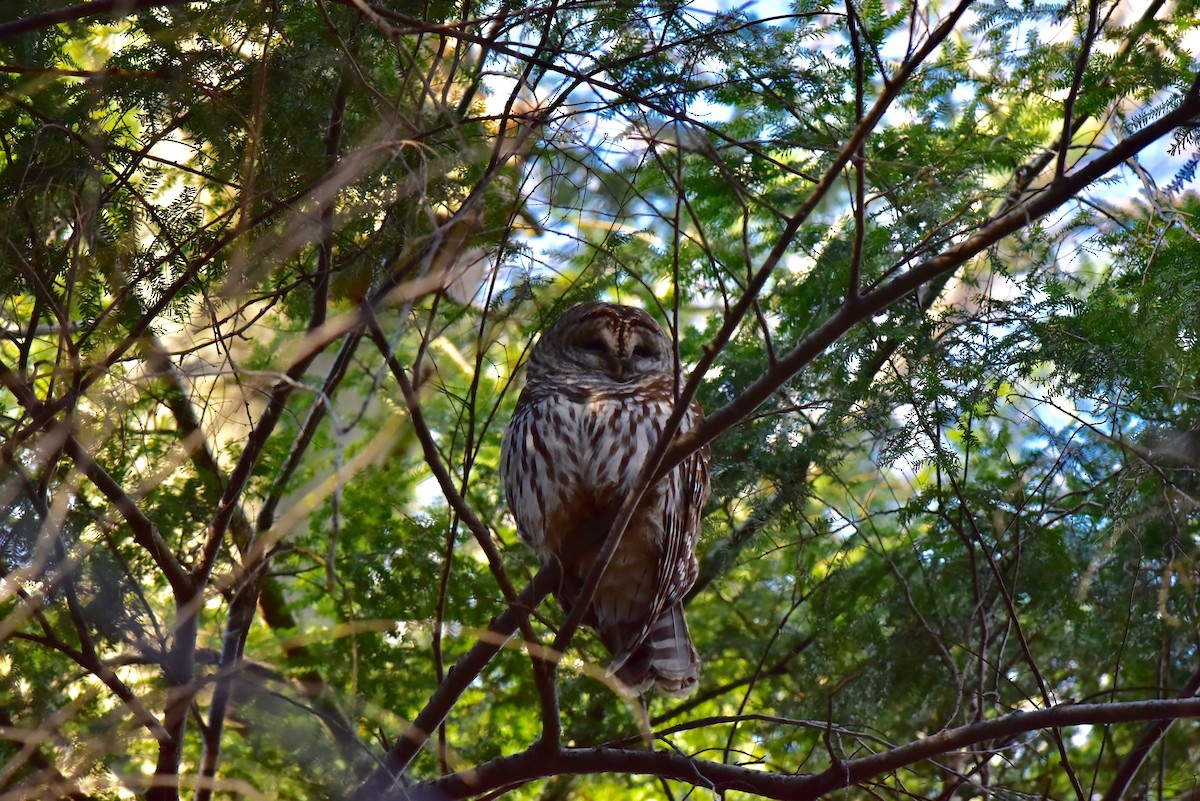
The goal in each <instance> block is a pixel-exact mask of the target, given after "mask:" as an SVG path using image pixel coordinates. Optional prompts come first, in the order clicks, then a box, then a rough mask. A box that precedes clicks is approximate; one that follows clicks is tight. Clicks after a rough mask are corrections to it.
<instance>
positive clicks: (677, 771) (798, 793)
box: [360, 698, 1200, 801]
mask: <svg viewBox="0 0 1200 801" xmlns="http://www.w3.org/2000/svg"><path fill="white" fill-rule="evenodd" d="M1198 716H1200V698H1185V699H1172V700H1165V701H1161V700H1156V701H1133V702H1128V703H1113V704H1060V705H1058V706H1054V707H1050V708H1049V709H1038V710H1034V711H1031V712H1014V713H1013V714H1010V715H1004V716H1003V717H998V718H992V719H989V720H984V721H981V722H978V723H971V724H969V725H966V726H961V727H959V728H956V729H947V730H946V731H943V732H939V733H938V734H935V735H932V736H930V737H924V738H921V739H918V740H915V741H914V742H912V743H908V744H906V745H902V746H898V747H896V748H891V749H888V750H886V751H882V752H880V753H877V754H872V755H870V756H866V757H861V758H859V759H850V760H845V761H842V762H840V763H839V764H837V765H834V766H832V767H830V768H828V769H827V770H825V771H823V772H821V773H813V774H791V773H782V772H769V771H764V770H760V769H758V768H747V767H741V766H739V765H727V764H723V763H720V762H709V761H706V760H701V759H696V758H694V757H687V756H683V755H681V754H678V753H676V752H674V751H630V750H624V749H616V748H569V749H565V750H563V751H562V752H561V753H560V754H558V755H557V756H554V757H552V758H549V759H547V758H546V757H544V756H543V755H541V754H539V753H537V752H536V751H532V750H531V751H525V752H523V753H521V754H517V755H515V756H511V757H501V758H500V759H496V760H493V761H491V762H488V763H486V764H484V765H480V766H479V767H477V768H474V769H472V770H470V771H467V772H464V773H457V774H454V775H453V776H447V777H445V778H443V779H437V780H435V781H431V782H426V783H423V784H418V785H413V786H410V787H407V788H405V789H404V790H403V791H401V792H391V793H383V794H379V795H363V796H360V799H361V801H367V799H371V801H376V799H378V801H385V799H386V800H387V801H392V799H394V800H395V801H401V799H404V800H405V801H424V799H438V801H456V800H457V799H467V798H471V797H473V796H476V795H480V794H482V793H486V792H489V791H490V790H494V789H497V788H500V787H505V786H508V785H511V784H516V783H524V782H529V781H533V780H535V779H541V778H546V777H549V776H557V775H562V774H598V773H621V774H631V773H632V774H648V775H654V776H660V777H662V778H666V779H674V780H676V781H681V782H686V783H688V784H691V785H693V786H695V787H697V788H700V789H703V790H708V791H711V792H714V793H718V794H720V793H725V792H729V791H738V792H743V793H749V794H752V795H758V796H761V797H764V798H772V799H779V800H780V801H810V799H817V798H820V797H821V796H824V795H827V794H828V793H831V792H834V791H836V790H841V789H844V788H847V787H853V786H855V785H857V784H860V783H863V782H867V781H870V780H871V779H873V778H875V777H878V776H882V775H885V774H887V773H891V772H893V771H896V770H900V769H902V768H905V767H908V766H910V765H915V764H917V763H920V762H923V761H925V760H929V759H932V758H934V757H937V756H939V755H941V754H947V753H951V752H954V751H958V750H960V749H965V748H971V747H974V746H978V745H981V744H983V743H987V742H989V741H993V740H1001V739H1005V738H1010V737H1013V736H1015V735H1019V734H1028V733H1032V732H1037V731H1040V730H1043V729H1049V728H1060V727H1064V726H1084V725H1091V726H1097V725H1109V724H1114V723H1133V722H1138V721H1147V720H1152V721H1168V720H1178V719H1180V718H1195V717H1198Z"/></svg>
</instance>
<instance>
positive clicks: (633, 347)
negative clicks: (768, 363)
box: [501, 303, 709, 697]
mask: <svg viewBox="0 0 1200 801" xmlns="http://www.w3.org/2000/svg"><path fill="white" fill-rule="evenodd" d="M677 385H678V373H677V370H676V366H675V358H674V348H673V347H672V342H671V339H670V337H668V336H667V334H666V332H665V331H663V329H662V327H661V326H659V325H658V323H656V322H655V321H654V319H653V318H652V317H650V315H648V314H646V313H645V312H644V311H642V310H640V309H635V308H632V307H629V306H620V305H616V304H611V303H585V304H582V305H579V306H575V307H574V308H572V309H570V310H568V311H567V312H566V313H565V314H564V315H563V316H562V317H560V318H559V319H558V320H557V321H556V322H555V323H554V324H553V325H552V326H551V327H550V328H549V329H547V330H546V332H545V333H544V334H543V335H542V337H541V339H540V340H539V341H538V343H537V345H535V346H534V348H533V352H532V353H531V355H530V358H529V366H528V370H527V379H526V385H525V389H524V391H523V392H522V393H521V397H520V399H519V400H518V402H517V408H516V411H515V412H514V413H513V417H512V420H511V421H510V422H509V424H508V428H507V429H506V430H505V432H504V443H503V450H502V454H501V471H502V472H503V474H504V486H505V491H506V493H507V496H508V505H509V508H510V509H511V510H512V513H513V516H514V517H515V518H516V521H517V526H518V528H519V530H520V532H521V536H522V537H523V538H524V539H525V541H526V542H528V543H529V544H530V546H532V547H533V549H534V550H535V551H536V552H537V553H538V555H539V557H540V558H541V559H542V560H543V562H549V561H550V560H556V561H559V562H561V563H562V567H563V579H562V584H561V586H560V588H559V592H558V598H559V601H560V602H561V603H562V604H563V607H564V608H565V609H570V608H571V606H572V604H573V603H574V599H575V597H576V596H577V595H578V592H579V590H580V588H581V587H582V584H583V582H584V581H585V580H586V578H587V574H588V571H589V569H590V568H591V566H592V564H593V562H594V561H595V558H596V555H597V552H598V551H599V548H600V547H601V545H602V543H603V538H604V533H605V532H604V531H599V530H597V529H598V528H599V517H600V515H601V514H602V513H604V512H606V511H609V510H610V509H611V507H612V505H613V504H615V503H619V501H620V499H621V497H622V495H623V494H624V493H627V492H629V491H630V490H632V489H633V485H634V483H635V482H636V481H637V478H638V475H639V473H640V471H641V469H642V466H643V464H644V462H645V460H646V458H647V456H648V455H649V453H650V451H651V449H652V448H654V446H655V444H656V443H657V442H658V439H659V436H660V435H661V434H662V430H663V425H664V424H665V423H666V421H667V418H668V417H670V415H671V411H672V409H673V408H674V405H675V393H676V388H677ZM700 417H701V412H700V409H699V407H698V406H696V405H695V404H693V405H692V406H691V408H689V409H688V412H687V414H686V415H685V416H684V418H683V421H682V423H681V425H680V431H687V430H689V429H690V428H692V427H693V426H695V425H696V423H697V422H698V421H699V419H700ZM708 493H709V485H708V450H707V448H706V449H704V450H702V451H699V452H697V453H694V454H692V455H691V456H690V457H688V458H687V459H686V460H685V461H684V462H683V463H681V464H680V465H679V466H677V467H676V468H675V469H674V470H672V471H671V472H670V473H669V474H668V475H667V476H666V477H665V478H663V479H662V480H661V481H659V482H658V483H657V484H655V485H654V486H653V487H651V488H650V489H649V490H648V491H647V492H646V494H645V495H644V496H643V498H642V502H641V504H640V505H639V506H638V509H637V512H636V514H635V515H634V517H633V519H632V520H631V521H630V524H629V527H628V529H627V530H626V531H625V533H624V535H623V537H622V538H621V542H620V545H619V546H618V548H617V551H616V553H615V554H614V556H613V559H612V561H611V562H610V563H609V567H608V570H607V571H606V572H605V574H604V577H603V578H602V579H601V581H600V585H599V587H598V588H597V590H596V594H595V596H594V597H593V599H592V603H591V606H590V607H589V609H588V612H587V614H586V615H585V617H584V622H585V623H586V624H587V625H588V626H590V627H592V628H593V629H595V630H596V632H597V633H598V634H599V635H600V639H601V642H603V643H604V645H605V647H606V648H608V650H609V651H610V652H611V653H612V654H613V661H612V663H611V665H610V667H609V673H610V674H611V675H615V677H616V678H617V679H618V681H619V686H621V687H622V689H623V690H625V691H626V692H629V693H642V692H644V691H645V690H646V689H648V688H649V687H650V686H651V685H652V684H657V685H658V687H659V689H660V690H662V691H663V692H666V693H668V694H670V695H674V696H677V697H682V696H685V695H687V694H688V693H690V692H691V691H692V690H693V689H695V686H696V682H697V680H698V678H699V672H700V659H699V657H698V656H697V654H696V649H695V648H694V647H693V645H692V641H691V636H690V634H689V632H688V628H687V621H686V620H685V619H684V615H683V606H682V601H683V597H684V595H685V594H686V593H687V591H688V590H689V589H690V588H691V586H692V584H694V583H695V581H696V569H697V565H696V555H695V550H696V540H697V538H698V536H699V533H700V515H701V511H702V510H703V507H704V503H705V501H706V500H707V499H708ZM568 543H574V548H573V549H572V550H573V551H575V553H574V554H573V555H570V554H568V552H567V544H568Z"/></svg>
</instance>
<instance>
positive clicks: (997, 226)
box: [659, 74, 1200, 475]
mask: <svg viewBox="0 0 1200 801" xmlns="http://www.w3.org/2000/svg"><path fill="white" fill-rule="evenodd" d="M1197 115H1200V74H1198V75H1197V76H1196V77H1195V80H1194V81H1193V83H1192V85H1191V87H1190V88H1189V89H1188V91H1187V92H1186V93H1185V94H1184V96H1183V97H1182V98H1181V101H1180V103H1179V105H1178V106H1177V107H1176V108H1175V109H1173V110H1172V111H1170V112H1168V113H1166V114H1164V115H1163V116H1162V117H1159V118H1158V119H1157V120H1155V121H1154V122H1152V123H1150V124H1149V125H1147V126H1146V127H1144V128H1142V129H1141V130H1139V131H1137V132H1135V133H1133V134H1130V135H1129V136H1127V137H1126V138H1125V139H1123V140H1121V141H1120V142H1118V143H1117V144H1116V145H1114V146H1113V147H1112V148H1111V149H1110V150H1108V151H1106V152H1104V153H1102V154H1100V155H1099V156H1097V157H1096V158H1095V159H1093V160H1092V161H1090V162H1088V163H1087V164H1085V165H1083V166H1082V167H1080V168H1079V169H1077V170H1075V171H1074V172H1072V173H1070V174H1068V175H1065V176H1063V177H1062V178H1061V179H1059V180H1056V181H1054V182H1053V183H1051V184H1050V185H1049V186H1047V187H1046V188H1045V189H1043V190H1042V191H1041V192H1039V193H1038V194H1036V195H1033V196H1032V197H1030V198H1029V199H1027V200H1026V201H1024V202H1023V203H1021V204H1019V205H1018V206H1016V207H1015V208H1013V209H1012V210H1010V211H1007V212H1006V213H1004V214H1002V215H1001V216H999V217H997V218H995V219H993V220H992V221H991V222H990V223H987V224H986V225H984V226H982V227H981V228H980V229H979V231H977V232H976V233H975V234H974V235H972V236H970V237H968V238H967V239H965V240H963V241H962V242H960V243H958V244H956V245H952V246H950V247H948V248H947V249H946V250H944V251H942V253H940V254H938V255H937V256H934V257H932V258H930V259H927V260H926V261H923V262H921V263H919V264H916V265H914V266H913V267H912V268H911V269H909V270H908V271H907V272H905V273H903V274H901V275H899V276H897V277H896V278H893V279H891V280H890V281H888V282H886V283H884V284H882V285H880V286H878V287H876V288H875V289H872V290H871V291H869V292H865V293H863V294H862V295H860V296H859V298H858V300H857V301H856V302H853V303H845V304H843V305H842V306H841V307H840V308H839V309H838V310H837V311H836V312H834V313H833V314H832V315H830V316H829V317H828V318H827V319H826V320H825V322H824V323H822V324H821V325H819V326H818V327H817V328H816V329H815V330H814V331H813V332H812V333H810V334H809V335H808V336H806V337H805V338H804V339H802V340H801V341H800V342H799V343H797V344H796V345H795V346H794V347H793V348H792V349H791V350H790V351H788V352H787V353H786V354H784V355H783V356H781V357H780V358H779V361H778V362H776V363H775V364H773V365H771V366H769V367H768V368H767V370H766V371H765V372H764V374H763V375H762V377H760V378H758V379H756V380H755V381H753V382H751V383H750V384H749V385H747V387H746V388H745V389H744V390H743V391H742V392H741V394H739V395H738V396H737V397H736V398H734V399H733V400H732V401H730V402H729V403H727V404H725V405H724V406H722V407H721V408H720V409H717V410H716V411H714V412H712V413H710V414H709V415H707V416H706V417H705V419H704V421H703V422H702V423H701V424H700V425H699V426H697V427H696V428H695V429H693V430H692V431H690V432H688V433H687V434H684V435H682V436H680V437H679V438H678V439H677V440H676V442H675V443H674V445H673V446H672V448H671V452H670V454H669V455H668V457H667V458H666V459H664V460H663V462H662V465H661V466H660V468H659V470H660V474H661V475H665V474H666V472H667V471H669V470H671V469H672V468H673V467H674V466H675V465H676V464H678V463H679V462H681V461H683V460H684V459H685V458H687V456H688V454H690V453H692V452H693V451H695V450H696V449H698V448H701V447H703V446H704V445H706V444H708V443H709V442H711V441H712V440H713V439H715V438H716V437H717V436H719V435H720V434H722V433H724V432H725V431H728V430H729V429H730V428H732V427H733V426H735V425H737V424H738V423H739V422H741V421H742V420H743V419H745V418H746V416H747V415H749V414H750V413H751V412H753V411H754V409H756V408H758V406H759V405H761V404H762V403H763V402H764V401H766V400H767V398H769V397H770V396H771V395H772V394H774V393H775V391H776V390H778V389H779V388H780V387H781V386H783V385H784V384H785V383H787V381H789V380H790V379H791V378H792V377H793V376H794V375H796V374H797V373H798V372H800V370H801V369H803V368H804V367H805V366H806V365H807V364H808V363H809V362H811V361H812V360H813V359H815V358H817V357H818V356H820V355H821V354H822V353H824V352H825V350H826V348H828V347H829V346H830V345H832V344H833V343H834V342H836V341H837V340H838V339H840V338H841V337H842V336H843V335H844V334H845V333H846V332H848V331H849V330H850V329H851V328H853V327H854V326H856V325H858V324H859V323H861V322H862V321H864V320H868V319H870V318H871V316H872V315H875V314H878V313H880V312H882V311H883V310H884V309H886V308H887V307H888V306H891V305H892V304H893V303H895V302H896V301H897V300H899V299H900V298H902V297H905V296H906V295H909V294H910V293H912V292H914V291H915V290H916V289H917V288H918V287H920V286H922V285H923V284H925V283H927V282H929V281H932V280H934V279H936V278H938V277H940V276H942V275H945V274H946V273H950V272H953V271H954V270H957V269H958V268H959V267H961V266H962V265H963V264H964V263H965V262H966V261H967V260H969V259H971V258H973V257H974V256H976V255H978V254H979V253H982V252H983V251H984V250H986V249H987V248H989V247H991V246H992V245H994V244H996V243H997V242H999V241H1000V240H1001V239H1003V238H1004V237H1006V236H1008V235H1010V234H1012V233H1015V232H1016V231H1019V230H1021V229H1022V228H1024V227H1026V226H1028V225H1029V224H1030V223H1032V222H1034V221H1036V220H1038V219H1041V218H1042V217H1044V216H1046V215H1047V214H1049V213H1050V212H1052V211H1054V210H1055V209H1057V208H1059V207H1060V206H1062V205H1063V204H1065V203H1067V202H1068V201H1070V200H1071V199H1072V198H1073V197H1075V195H1076V194H1077V193H1078V192H1080V191H1081V190H1082V189H1084V188H1085V187H1087V186H1089V185H1090V184H1092V183H1093V182H1095V181H1097V180H1098V179H1100V178H1101V177H1103V176H1104V175H1105V174H1106V173H1108V172H1109V171H1111V170H1112V169H1114V168H1115V167H1117V166H1118V165H1120V164H1121V163H1122V162H1123V161H1125V160H1126V159H1128V158H1131V157H1133V156H1135V155H1137V154H1138V153H1140V152H1141V151H1142V150H1144V149H1145V148H1147V147H1148V146H1149V145H1150V144H1152V143H1153V142H1155V141H1157V140H1159V139H1161V138H1163V137H1164V136H1166V135H1168V134H1169V133H1171V132H1172V131H1174V130H1175V129H1177V128H1179V127H1181V126H1184V125H1189V124H1194V122H1195V118H1196V116H1197ZM752 289H754V291H757V289H755V288H752ZM747 305H748V304H747ZM727 339H728V337H726V338H725V339H724V340H722V339H720V338H718V340H717V342H719V343H720V344H719V345H717V342H714V345H716V346H717V347H718V348H719V347H720V346H723V344H724V341H727ZM713 360H715V359H705V360H702V361H701V363H700V364H699V365H698V366H697V368H696V371H694V372H693V380H694V379H695V378H696V375H697V374H698V373H702V372H703V371H704V370H706V369H707V367H708V365H709V364H711V362H712V361H713ZM691 383H692V382H691V380H689V385H690V384H691Z"/></svg>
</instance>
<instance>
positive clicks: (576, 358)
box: [528, 303, 675, 385]
mask: <svg viewBox="0 0 1200 801" xmlns="http://www.w3.org/2000/svg"><path fill="white" fill-rule="evenodd" d="M564 375H566V376H574V377H576V378H580V379H587V380H589V381H593V382H601V383H606V384H617V385H622V384H637V383H641V382H644V381H646V380H649V379H661V378H662V377H664V376H671V377H673V376H674V375H675V355H674V346H673V344H672V342H671V338H670V337H669V336H667V332H666V331H664V330H663V328H662V326H660V325H659V324H658V323H657V322H655V320H654V318H653V317H651V316H650V315H649V314H647V313H646V312H644V311H642V310H641V309H636V308H634V307H632V306H622V305H620V304H616V303H581V304H579V305H578V306H573V307H572V308H570V309H568V310H567V311H566V313H564V314H563V315H562V316H561V317H559V318H558V319H557V320H555V321H554V324H553V325H551V326H550V327H549V328H548V329H546V331H545V333H543V334H542V338H541V339H540V340H538V343H537V345H535V346H534V348H533V353H532V354H530V357H529V367H528V378H529V381H530V382H534V381H537V380H539V379H541V378H547V377H555V378H562V377H563V376H564Z"/></svg>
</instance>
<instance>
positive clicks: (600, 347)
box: [579, 339, 608, 353]
mask: <svg viewBox="0 0 1200 801" xmlns="http://www.w3.org/2000/svg"><path fill="white" fill-rule="evenodd" d="M579 347H580V348H581V349H583V350H586V351H587V352H588V353H608V345H606V344H605V343H604V340H603V339H587V340H584V341H583V342H580V343H579Z"/></svg>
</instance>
